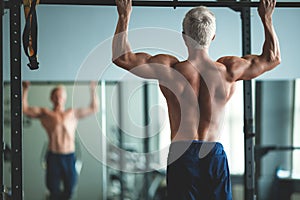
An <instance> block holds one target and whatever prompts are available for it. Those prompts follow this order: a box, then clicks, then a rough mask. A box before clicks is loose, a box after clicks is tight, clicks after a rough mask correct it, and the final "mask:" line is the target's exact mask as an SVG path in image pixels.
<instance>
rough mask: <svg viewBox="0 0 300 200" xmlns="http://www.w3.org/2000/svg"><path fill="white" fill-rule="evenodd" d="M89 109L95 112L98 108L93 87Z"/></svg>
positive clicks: (96, 95)
mask: <svg viewBox="0 0 300 200" xmlns="http://www.w3.org/2000/svg"><path fill="white" fill-rule="evenodd" d="M91 99H92V100H91V109H92V110H93V111H94V112H97V111H98V109H99V98H98V94H97V92H96V90H95V89H92V90H91Z"/></svg>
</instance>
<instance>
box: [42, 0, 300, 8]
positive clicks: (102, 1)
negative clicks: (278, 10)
mask: <svg viewBox="0 0 300 200" xmlns="http://www.w3.org/2000/svg"><path fill="white" fill-rule="evenodd" d="M40 4H63V5H101V6H115V5H116V3H115V1H114V0H40ZM132 5H133V6H149V7H174V8H176V7H194V6H199V5H203V6H209V7H258V5H259V2H247V1H239V2H238V1H177V0H174V1H133V2H132ZM276 7H300V2H277V3H276Z"/></svg>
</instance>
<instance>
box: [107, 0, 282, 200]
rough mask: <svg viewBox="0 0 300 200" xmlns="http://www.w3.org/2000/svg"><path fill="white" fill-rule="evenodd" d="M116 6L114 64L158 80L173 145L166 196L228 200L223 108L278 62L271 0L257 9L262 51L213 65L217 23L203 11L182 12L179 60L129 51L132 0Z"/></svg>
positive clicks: (119, 1) (122, 0)
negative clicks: (239, 87)
mask: <svg viewBox="0 0 300 200" xmlns="http://www.w3.org/2000/svg"><path fill="white" fill-rule="evenodd" d="M116 4H117V10H118V14H119V18H118V23H117V26H116V31H115V35H114V38H113V44H112V52H113V62H114V63H115V64H116V65H117V66H119V67H121V68H123V69H126V70H128V71H130V72H132V73H134V74H136V75H138V76H140V77H143V78H150V79H157V80H158V81H159V86H160V89H161V91H162V93H163V95H164V97H165V98H166V101H167V105H168V110H169V119H170V128H171V141H172V142H171V146H170V151H169V155H168V168H167V188H168V198H169V199H170V200H177V199H178V200H185V199H197V200H199V199H203V200H213V199H218V200H225V199H232V193H231V183H230V174H229V169H228V163H227V157H226V154H225V152H224V149H223V147H222V144H221V143H220V142H219V141H218V140H219V134H220V132H221V130H220V129H221V126H222V119H223V115H224V108H225V106H226V103H227V102H228V101H229V99H230V97H231V96H232V94H233V93H234V87H235V83H236V82H237V81H239V80H250V79H253V78H255V77H257V76H259V75H261V74H263V73H264V72H267V71H269V70H272V69H273V68H274V67H276V66H277V65H279V64H280V59H281V58H280V49H279V43H278V39H277V36H276V33H275V31H274V28H273V24H272V14H273V11H274V8H275V4H276V2H275V0H261V1H260V5H259V8H258V14H259V16H260V18H261V21H262V24H263V27H264V33H265V41H264V44H263V48H262V53H261V54H260V55H246V56H243V57H237V56H225V57H221V58H219V59H218V60H217V61H214V60H212V59H211V58H210V57H209V55H208V52H209V47H210V43H211V41H212V40H213V39H214V37H215V30H216V24H215V16H214V14H213V13H212V12H211V11H210V10H208V9H207V8H206V7H203V6H200V7H195V8H193V9H191V10H190V11H188V12H187V13H186V15H185V18H184V19H183V23H182V26H183V27H182V28H183V32H182V36H183V39H184V42H185V44H186V46H187V50H188V57H187V59H186V60H185V61H179V60H178V59H177V58H176V57H174V56H172V55H165V54H159V55H154V56H152V55H149V54H147V53H143V52H139V53H134V52H132V50H131V48H130V44H129V42H128V36H127V35H128V23H129V19H130V15H131V11H132V2H131V0H116ZM174 42H176V41H174ZM204 146H205V147H207V148H203V147H204Z"/></svg>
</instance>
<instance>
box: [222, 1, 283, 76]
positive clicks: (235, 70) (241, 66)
mask: <svg viewBox="0 0 300 200" xmlns="http://www.w3.org/2000/svg"><path fill="white" fill-rule="evenodd" d="M275 5H276V1H275V0H261V1H260V5H259V7H258V13H259V16H260V18H261V21H262V24H263V27H264V33H265V41H264V44H263V48H262V54H261V55H246V56H244V57H242V58H239V57H233V56H232V57H223V58H220V59H219V60H218V62H221V63H223V64H224V65H225V66H226V67H227V71H228V72H229V73H228V74H229V76H230V77H228V78H229V79H231V80H232V81H237V80H250V79H253V78H255V77H257V76H259V75H261V74H262V73H264V72H266V71H269V70H272V69H273V68H275V67H276V66H278V65H279V64H280V62H281V57H280V48H279V42H278V38H277V35H276V32H275V30H274V27H273V23H272V14H273V11H274V8H275Z"/></svg>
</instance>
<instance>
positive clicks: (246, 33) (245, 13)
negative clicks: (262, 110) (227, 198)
mask: <svg viewBox="0 0 300 200" xmlns="http://www.w3.org/2000/svg"><path fill="white" fill-rule="evenodd" d="M242 1H249V0H242ZM250 11H251V8H250V7H243V8H242V9H241V18H242V41H243V55H247V54H250V53H251V20H250ZM243 84H244V150H245V173H244V195H245V196H244V199H245V200H255V184H254V183H255V176H254V174H255V173H254V137H255V134H254V128H253V106H252V85H251V84H252V82H251V80H248V81H244V83H243Z"/></svg>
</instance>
